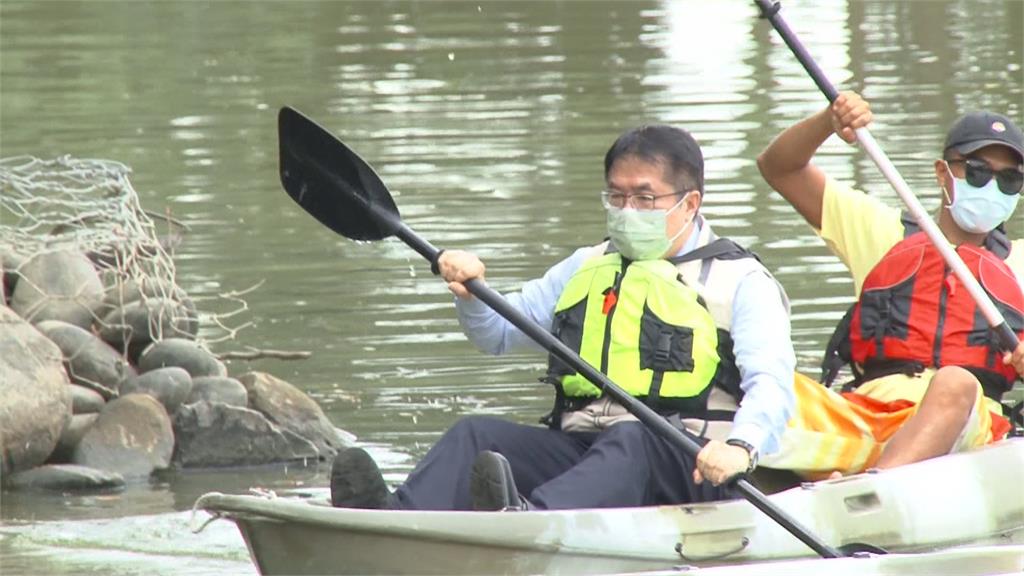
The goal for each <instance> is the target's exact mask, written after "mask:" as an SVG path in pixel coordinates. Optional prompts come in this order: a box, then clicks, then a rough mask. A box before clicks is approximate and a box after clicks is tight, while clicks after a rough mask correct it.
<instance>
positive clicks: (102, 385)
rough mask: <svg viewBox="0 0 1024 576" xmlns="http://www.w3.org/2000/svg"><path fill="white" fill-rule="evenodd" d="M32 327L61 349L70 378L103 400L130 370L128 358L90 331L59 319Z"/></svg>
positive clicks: (129, 374)
mask: <svg viewBox="0 0 1024 576" xmlns="http://www.w3.org/2000/svg"><path fill="white" fill-rule="evenodd" d="M36 327H37V328H39V330H40V331H42V333H43V334H46V337H47V338H49V339H50V340H53V342H54V344H56V345H57V346H59V347H60V350H61V352H63V353H64V365H65V367H66V369H67V372H68V376H69V377H70V378H71V382H72V383H74V384H78V385H80V386H85V387H86V388H89V389H92V390H95V391H97V392H99V393H100V394H101V395H102V396H103V398H104V399H106V400H109V399H111V398H114V397H116V396H117V395H118V391H119V390H120V389H121V384H122V383H123V382H124V381H125V380H127V379H128V377H129V376H131V375H132V374H134V369H133V368H132V367H131V365H130V364H128V361H127V360H126V359H125V358H124V357H123V356H121V354H120V353H118V351H117V350H114V349H113V348H111V347H110V346H109V345H108V344H107V343H106V342H104V341H103V340H100V339H99V338H97V337H96V335H94V334H93V333H92V332H89V331H87V330H83V329H81V328H79V327H78V326H74V325H72V324H68V323H67V322H61V321H59V320H47V321H45V322H40V323H38V324H37V325H36Z"/></svg>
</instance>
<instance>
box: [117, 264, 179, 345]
mask: <svg viewBox="0 0 1024 576" xmlns="http://www.w3.org/2000/svg"><path fill="white" fill-rule="evenodd" d="M111 281H112V282H111V283H110V284H106V288H105V291H106V293H105V295H104V297H103V302H102V304H101V305H100V307H99V309H98V311H97V314H98V315H99V316H100V317H101V318H102V317H105V316H106V315H107V314H109V313H110V312H111V311H113V310H116V309H118V308H121V307H124V306H125V305H126V304H132V303H135V302H137V301H139V300H143V299H146V300H151V299H159V298H163V299H166V300H169V301H171V302H174V303H176V304H180V305H181V309H182V310H183V311H184V312H185V332H186V334H177V335H176V336H186V335H187V336H188V337H191V338H195V337H196V334H198V332H199V313H198V312H197V311H196V305H195V303H194V302H193V301H192V299H191V298H189V296H188V294H186V293H185V291H184V290H183V289H182V288H181V287H180V286H177V285H174V284H170V285H168V284H167V283H166V282H161V281H158V280H155V279H153V278H147V277H143V278H142V279H141V280H140V281H136V280H133V279H128V280H123V279H122V278H120V277H115V278H112V279H111ZM140 285H141V286H140Z"/></svg>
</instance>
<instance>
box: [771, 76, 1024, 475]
mask: <svg viewBox="0 0 1024 576" xmlns="http://www.w3.org/2000/svg"><path fill="white" fill-rule="evenodd" d="M871 118H872V116H871V111H870V108H869V106H868V103H867V102H866V101H865V100H863V99H862V98H861V97H860V96H859V95H857V94H855V93H852V92H848V93H844V94H841V95H840V96H839V97H838V98H836V100H835V101H834V102H833V103H832V104H831V105H830V106H829V107H827V108H825V109H824V110H822V111H821V112H819V113H816V114H814V115H812V116H810V117H808V118H805V119H804V120H802V121H801V122H799V123H797V124H795V125H793V126H791V127H789V128H787V129H786V130H784V131H783V132H782V133H781V134H779V135H778V136H777V137H776V138H775V139H774V140H773V141H772V143H771V144H770V145H769V146H768V147H767V148H766V149H765V150H764V151H763V152H762V153H761V155H760V156H759V157H758V167H759V168H760V170H761V174H762V176H763V177H764V178H765V180H766V181H767V182H768V184H769V185H771V186H772V188H774V189H775V190H776V191H778V192H779V194H781V195H782V196H783V197H784V198H785V199H786V200H787V201H789V203H790V204H792V205H793V207H794V208H796V210H797V212H799V213H800V214H801V215H802V216H803V217H804V218H805V219H806V220H807V222H808V223H809V224H810V225H811V226H812V227H813V228H814V230H815V231H816V232H817V233H818V234H819V235H820V236H821V237H822V239H823V240H824V241H825V243H826V245H827V246H828V247H829V248H830V249H831V251H832V252H833V253H834V254H836V255H837V256H838V257H839V259H840V260H842V262H843V263H844V264H845V265H846V266H847V268H848V269H849V270H850V273H851V275H852V276H853V281H854V290H855V295H856V296H857V297H858V301H857V303H856V304H855V305H854V307H853V308H851V310H850V312H849V313H848V314H847V316H846V317H845V318H844V319H843V322H841V323H840V326H839V327H838V328H837V331H836V334H835V335H834V336H833V337H832V341H831V342H830V346H829V350H828V351H827V352H826V359H825V363H823V368H824V369H825V370H824V371H823V379H824V380H826V383H827V384H828V383H830V380H831V378H834V376H835V373H836V371H837V370H838V367H839V366H838V365H839V364H843V363H849V364H850V365H851V367H852V368H853V371H854V376H855V379H854V381H853V382H852V383H850V384H849V385H847V387H845V390H846V392H844V394H843V395H842V396H841V397H840V396H839V395H832V394H828V395H826V394H823V393H821V392H814V391H808V394H807V395H806V396H805V395H803V394H801V391H800V389H799V388H798V389H797V392H798V416H797V417H795V418H794V420H793V421H792V422H791V423H790V426H791V428H792V427H797V428H799V427H800V426H802V424H803V423H805V422H811V421H813V419H812V418H801V416H800V414H803V413H807V412H808V411H810V412H815V411H817V412H819V413H820V414H825V413H827V414H830V415H832V416H833V417H834V418H836V419H851V418H852V419H855V420H857V421H856V422H855V423H854V425H853V426H847V427H843V426H835V427H834V428H835V429H840V428H845V429H848V430H859V431H862V432H863V431H870V433H869V434H868V435H869V436H871V438H870V441H871V442H870V443H869V444H870V445H869V446H868V447H867V448H864V447H863V446H862V447H859V448H858V449H856V450H854V449H847V450H823V451H819V452H820V453H824V452H834V453H838V452H843V451H845V452H847V453H848V454H853V453H854V452H859V453H861V454H863V455H864V456H863V457H858V458H853V459H850V460H848V461H843V460H842V459H841V458H840V459H839V460H837V461H834V462H828V461H825V462H816V463H813V465H811V464H812V463H808V462H802V463H800V464H796V463H795V460H794V461H791V462H789V464H791V465H792V466H784V467H793V468H803V469H805V470H807V469H817V470H819V471H827V470H828V469H829V468H831V469H832V470H835V471H837V472H839V473H851V472H857V471H860V470H862V469H864V468H868V467H877V468H889V467H893V466H898V465H901V464H907V463H910V462H916V461H919V460H923V459H926V458H931V457H934V456H939V455H942V454H946V453H949V452H952V451H958V450H963V449H967V448H970V447H974V446H978V445H981V444H984V443H987V442H991V441H994V440H998V439H1000V438H1001V437H1003V436H1004V435H1005V434H1006V433H1007V432H1008V431H1009V429H1010V424H1009V423H1008V421H1007V420H1006V419H1004V418H1003V417H1002V410H1001V406H1000V404H999V400H1000V398H1001V396H1002V394H1003V393H1004V392H1005V391H1006V390H1008V389H1009V388H1010V387H1011V386H1012V383H1013V381H1014V380H1015V379H1016V378H1017V377H1018V376H1019V375H1020V374H1022V373H1024V345H1021V346H1018V347H1017V349H1016V350H1015V351H1012V352H1004V351H1002V350H1001V349H999V347H998V342H997V339H996V338H995V336H994V334H993V333H991V331H990V330H989V329H988V326H987V324H986V323H985V320H984V317H983V316H982V315H981V314H980V311H979V310H978V309H977V306H976V304H975V303H974V301H973V299H972V298H971V296H970V294H969V293H968V292H967V290H966V289H964V288H961V289H959V290H957V286H958V283H959V282H958V281H957V280H956V278H955V276H953V275H952V274H951V273H950V272H949V270H948V268H947V267H946V265H945V263H944V261H943V260H942V258H941V255H940V254H939V252H938V249H936V248H935V247H934V246H933V245H932V244H931V243H930V241H929V240H928V238H927V237H926V236H925V235H924V233H923V232H921V231H920V230H919V229H918V226H917V224H916V222H914V220H913V219H912V218H911V217H910V216H909V214H907V213H902V212H901V211H900V210H898V209H896V208H893V207H890V206H887V205H886V204H883V203H882V202H881V201H880V200H879V199H878V198H876V197H873V196H870V195H868V194H865V193H863V192H861V191H858V190H854V189H852V188H850V187H848V186H846V185H844V184H842V183H840V182H837V181H835V180H833V179H832V178H830V177H829V176H828V175H826V174H825V172H824V171H822V170H821V169H820V168H818V167H817V166H815V165H814V164H813V163H811V158H812V157H813V156H814V154H815V152H816V151H817V150H818V148H819V147H820V146H821V145H822V144H823V143H824V142H825V140H826V139H828V137H829V136H831V135H832V134H833V133H834V134H837V135H839V136H840V137H841V138H842V139H843V140H845V141H846V142H849V143H855V142H856V135H855V133H854V130H855V129H857V128H860V127H864V126H867V125H868V124H869V123H870V121H871ZM934 169H935V178H936V182H937V184H938V188H939V190H940V191H941V194H942V202H941V207H940V209H939V211H938V213H937V215H936V222H937V225H938V228H939V230H940V231H941V232H942V233H943V235H944V236H945V237H946V239H947V240H948V241H949V242H950V244H952V245H954V246H956V247H957V248H956V250H957V252H958V253H959V254H960V256H961V257H962V259H963V260H964V262H965V263H966V264H967V265H968V268H969V269H970V270H971V271H972V272H973V273H974V274H975V276H976V277H978V279H979V281H980V282H981V284H982V286H983V288H984V289H985V291H986V292H988V294H989V295H990V296H991V297H992V299H993V301H994V303H995V304H996V307H997V308H998V309H999V310H1000V312H1002V313H1003V316H1004V317H1005V318H1006V321H1007V323H1008V325H1009V326H1010V327H1011V328H1012V329H1013V330H1014V332H1016V333H1018V335H1020V334H1021V331H1022V329H1024V294H1022V292H1021V286H1022V285H1024V241H1022V240H1012V241H1011V240H1010V239H1008V238H1007V236H1006V233H1005V231H1004V229H1003V223H1004V222H1005V221H1006V220H1008V219H1009V218H1010V216H1011V215H1012V214H1013V211H1014V209H1015V208H1016V206H1017V202H1018V200H1019V199H1020V196H1021V190H1022V187H1024V135H1022V133H1021V130H1020V128H1018V127H1017V126H1016V125H1015V124H1014V123H1013V122H1012V121H1011V120H1010V119H1009V118H1007V117H1006V116H1003V115H1001V114H996V113H993V112H971V113H969V114H966V115H964V116H963V117H961V118H960V119H959V120H957V121H956V122H955V123H954V124H953V126H952V127H951V129H950V130H949V132H948V135H947V137H946V141H945V145H944V146H943V149H942V155H941V158H939V159H937V160H936V161H935V163H934ZM853 389H856V392H852V390H853ZM837 399H838V400H837ZM837 401H838V402H843V403H846V405H844V406H841V407H836V406H823V404H830V403H832V404H835V403H836V402H837ZM820 414H819V416H820ZM826 419H827V418H826ZM826 460H827V459H826ZM773 465H775V464H773Z"/></svg>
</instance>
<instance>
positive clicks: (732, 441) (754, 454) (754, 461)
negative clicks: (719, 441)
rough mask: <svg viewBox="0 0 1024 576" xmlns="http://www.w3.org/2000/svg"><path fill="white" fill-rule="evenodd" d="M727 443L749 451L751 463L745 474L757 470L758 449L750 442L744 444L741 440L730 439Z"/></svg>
mask: <svg viewBox="0 0 1024 576" xmlns="http://www.w3.org/2000/svg"><path fill="white" fill-rule="evenodd" d="M725 443H726V444H728V445H730V446H739V447H740V448H743V449H744V450H746V451H747V456H749V457H750V463H749V464H747V470H746V471H745V472H744V474H750V473H751V472H753V471H754V468H757V448H754V447H753V446H752V445H751V444H750V442H744V441H743V440H740V439H739V438H729V439H728V440H726V441H725Z"/></svg>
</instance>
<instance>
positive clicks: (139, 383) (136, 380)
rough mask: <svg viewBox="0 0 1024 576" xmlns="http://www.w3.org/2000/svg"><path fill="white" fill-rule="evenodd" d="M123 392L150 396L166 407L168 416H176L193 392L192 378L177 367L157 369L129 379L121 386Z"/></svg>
mask: <svg viewBox="0 0 1024 576" xmlns="http://www.w3.org/2000/svg"><path fill="white" fill-rule="evenodd" d="M121 392H122V393H123V394H131V393H133V392H137V393H140V394H149V395H150V396H152V397H153V398H156V399H157V400H158V401H159V402H160V403H161V404H163V405H164V408H165V409H166V410H167V413H168V414H174V412H175V410H177V409H178V407H179V406H181V404H182V403H183V402H185V400H186V399H188V397H189V393H190V392H192V377H191V376H189V375H188V372H186V371H185V369H184V368H178V367H177V366H168V367H166V368H157V369H156V370H150V371H149V372H146V373H145V374H140V375H138V376H133V377H131V378H129V379H128V380H127V381H126V382H125V383H124V384H122V385H121Z"/></svg>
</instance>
